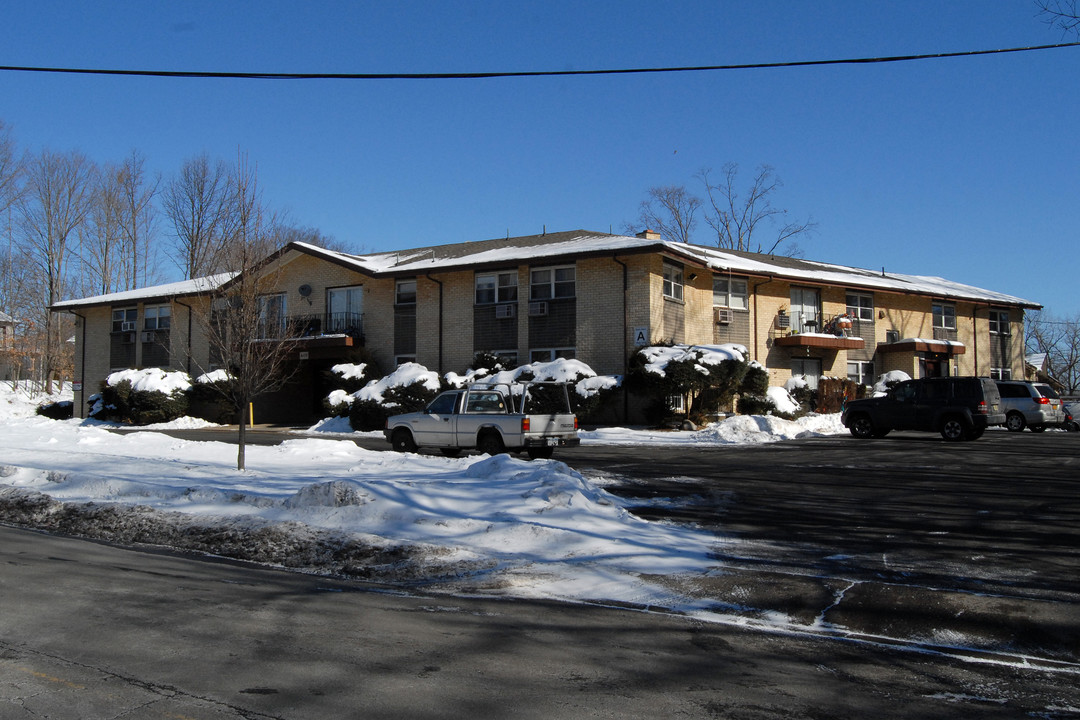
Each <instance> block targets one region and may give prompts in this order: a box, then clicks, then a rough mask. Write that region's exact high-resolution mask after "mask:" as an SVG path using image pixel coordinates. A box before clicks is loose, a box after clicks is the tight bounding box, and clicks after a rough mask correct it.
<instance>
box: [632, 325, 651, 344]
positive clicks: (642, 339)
mask: <svg viewBox="0 0 1080 720" xmlns="http://www.w3.org/2000/svg"><path fill="white" fill-rule="evenodd" d="M648 344H649V328H648V327H636V328H634V347H645V346H646V345H648Z"/></svg>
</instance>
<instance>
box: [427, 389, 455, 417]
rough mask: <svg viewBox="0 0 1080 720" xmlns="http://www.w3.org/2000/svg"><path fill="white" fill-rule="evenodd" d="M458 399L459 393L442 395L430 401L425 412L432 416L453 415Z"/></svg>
mask: <svg viewBox="0 0 1080 720" xmlns="http://www.w3.org/2000/svg"><path fill="white" fill-rule="evenodd" d="M458 397H460V394H459V393H443V394H442V395H440V396H439V397H437V398H435V399H434V400H432V401H431V404H430V405H428V406H427V411H428V412H429V413H431V414H432V415H453V414H454V411H455V410H457V401H458Z"/></svg>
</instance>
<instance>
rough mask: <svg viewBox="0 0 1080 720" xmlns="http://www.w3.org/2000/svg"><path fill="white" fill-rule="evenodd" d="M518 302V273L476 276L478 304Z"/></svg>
mask: <svg viewBox="0 0 1080 720" xmlns="http://www.w3.org/2000/svg"><path fill="white" fill-rule="evenodd" d="M509 302H517V272H501V273H486V274H484V275H477V276H476V304H477V305H489V304H491V303H509Z"/></svg>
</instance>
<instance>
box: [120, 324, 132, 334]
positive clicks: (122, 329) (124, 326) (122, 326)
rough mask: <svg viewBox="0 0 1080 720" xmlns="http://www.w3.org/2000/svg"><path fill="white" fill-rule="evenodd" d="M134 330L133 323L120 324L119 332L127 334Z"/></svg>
mask: <svg viewBox="0 0 1080 720" xmlns="http://www.w3.org/2000/svg"><path fill="white" fill-rule="evenodd" d="M134 329H135V323H134V322H123V323H120V332H128V331H130V330H134Z"/></svg>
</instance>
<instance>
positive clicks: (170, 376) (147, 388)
mask: <svg viewBox="0 0 1080 720" xmlns="http://www.w3.org/2000/svg"><path fill="white" fill-rule="evenodd" d="M125 380H126V381H128V382H129V383H131V389H132V390H135V391H137V392H160V393H164V394H165V395H172V394H173V393H177V392H184V391H186V390H188V389H189V388H191V378H190V377H188V374H187V373H185V372H165V371H164V370H162V369H161V368H146V369H144V370H121V371H119V372H114V373H112V374H111V375H109V376H108V377H107V378H105V382H106V383H107V384H108V385H110V386H112V387H116V386H117V385H119V384H120V383H122V382H124V381H125Z"/></svg>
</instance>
